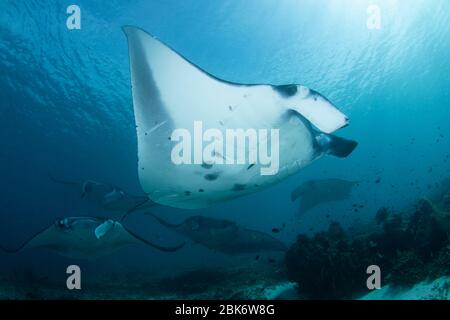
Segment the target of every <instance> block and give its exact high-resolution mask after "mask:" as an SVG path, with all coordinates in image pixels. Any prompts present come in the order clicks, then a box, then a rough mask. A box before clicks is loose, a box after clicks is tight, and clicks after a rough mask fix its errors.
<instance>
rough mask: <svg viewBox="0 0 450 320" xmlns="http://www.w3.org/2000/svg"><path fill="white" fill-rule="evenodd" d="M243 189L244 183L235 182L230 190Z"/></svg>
mask: <svg viewBox="0 0 450 320" xmlns="http://www.w3.org/2000/svg"><path fill="white" fill-rule="evenodd" d="M244 189H245V184H240V183H235V184H234V186H233V189H231V190H232V191H242V190H244Z"/></svg>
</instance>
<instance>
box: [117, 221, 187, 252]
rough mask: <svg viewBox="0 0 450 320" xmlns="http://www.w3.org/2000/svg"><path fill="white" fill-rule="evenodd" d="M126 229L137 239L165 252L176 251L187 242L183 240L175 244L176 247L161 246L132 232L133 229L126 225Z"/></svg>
mask: <svg viewBox="0 0 450 320" xmlns="http://www.w3.org/2000/svg"><path fill="white" fill-rule="evenodd" d="M124 229H125V230H126V231H127V232H128V233H129V234H130V235H132V236H133V237H135V238H136V239H137V240H139V241H141V242H142V243H145V244H146V245H149V246H150V247H153V248H155V249H158V250H159V251H163V252H175V251H178V250H180V249H181V248H183V247H184V245H185V244H186V242H184V241H183V242H182V243H180V244H179V245H177V246H175V247H164V246H160V245H158V244H155V243H153V242H150V241H148V240H145V239H144V238H142V237H140V236H138V235H137V234H135V233H134V232H132V231H130V230H128V229H126V228H125V227H124Z"/></svg>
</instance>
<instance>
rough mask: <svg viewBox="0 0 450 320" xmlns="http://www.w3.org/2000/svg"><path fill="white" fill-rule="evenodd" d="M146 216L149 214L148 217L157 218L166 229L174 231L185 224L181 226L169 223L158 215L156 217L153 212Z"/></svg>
mask: <svg viewBox="0 0 450 320" xmlns="http://www.w3.org/2000/svg"><path fill="white" fill-rule="evenodd" d="M145 214H148V215H150V216H152V217H153V218H155V219H156V220H157V221H158V222H159V223H160V224H162V225H163V226H164V227H166V228H170V229H174V228H178V227H181V225H182V224H183V223H179V224H175V223H169V222H167V221H165V220H163V219H161V218H160V217H158V216H157V215H155V214H154V213H151V212H146V213H145Z"/></svg>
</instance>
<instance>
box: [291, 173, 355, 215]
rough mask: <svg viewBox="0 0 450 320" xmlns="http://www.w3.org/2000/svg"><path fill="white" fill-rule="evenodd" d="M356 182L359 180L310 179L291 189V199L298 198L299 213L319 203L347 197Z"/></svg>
mask: <svg viewBox="0 0 450 320" xmlns="http://www.w3.org/2000/svg"><path fill="white" fill-rule="evenodd" d="M358 184H359V181H348V180H342V179H324V180H310V181H306V182H304V183H302V184H301V185H300V186H298V187H297V188H295V189H294V190H293V191H292V193H291V200H292V201H295V200H297V199H299V198H300V208H299V213H300V214H304V213H306V212H307V211H308V210H310V209H312V208H314V207H315V206H317V205H319V204H322V203H326V202H332V201H340V200H344V199H347V198H349V197H350V195H351V192H352V189H353V187H354V186H356V185H358Z"/></svg>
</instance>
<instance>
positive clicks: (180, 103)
mask: <svg viewBox="0 0 450 320" xmlns="http://www.w3.org/2000/svg"><path fill="white" fill-rule="evenodd" d="M123 29H124V32H125V34H126V35H127V38H128V47H129V57H130V71H131V84H132V95H133V106H134V115H135V121H136V127H137V141H138V161H139V164H138V169H139V179H140V183H141V185H142V188H143V189H144V191H145V192H146V193H147V194H148V196H149V197H150V199H151V200H153V201H155V202H157V203H160V204H163V205H168V206H173V207H178V208H188V209H195V208H202V207H207V206H209V205H212V204H214V203H217V202H221V201H225V200H227V199H232V198H235V197H238V196H242V195H245V194H248V193H252V192H256V191H259V190H262V189H265V188H267V187H268V186H270V185H272V184H274V183H277V182H279V181H281V180H283V179H285V178H286V177H288V176H290V175H292V174H295V173H296V172H298V171H299V170H300V169H301V168H303V167H304V166H306V165H308V164H309V163H311V162H312V161H314V160H316V159H318V158H320V157H321V156H322V155H324V154H332V155H335V156H338V157H346V156H347V155H349V154H350V153H351V152H352V151H353V149H354V148H355V147H356V145H357V143H356V142H355V141H350V140H345V139H343V138H339V137H336V136H333V135H331V133H332V132H334V131H335V130H337V129H339V128H342V127H344V126H346V125H347V124H348V118H347V117H346V116H345V115H344V114H343V113H342V112H340V111H339V110H338V109H337V108H336V107H335V106H334V105H333V104H332V103H331V102H330V101H329V100H328V99H326V98H325V97H323V96H322V95H320V94H319V93H318V92H316V91H314V90H311V89H308V88H307V87H305V86H302V85H282V86H274V85H270V84H252V85H249V84H239V83H232V82H229V81H225V80H222V79H219V78H217V77H215V76H213V75H211V74H210V73H208V72H206V71H204V70H202V69H201V68H199V67H198V66H196V65H194V64H193V63H191V62H189V61H187V60H186V59H185V58H183V57H182V56H181V55H180V54H178V53H177V52H175V51H174V50H172V49H171V48H169V47H168V46H166V45H165V44H164V43H162V42H161V41H159V40H158V39H156V38H155V37H153V36H152V35H150V34H148V33H147V32H145V31H143V30H142V29H139V28H136V27H131V26H126V27H124V28H123ZM195 121H201V122H202V126H203V130H207V129H210V128H211V129H212V128H213V129H216V130H220V132H222V133H223V136H226V133H225V131H226V130H228V129H243V130H247V129H251V128H254V129H255V130H259V129H267V130H269V131H270V130H271V129H278V130H279V131H278V132H279V169H278V171H277V173H276V174H274V175H261V164H260V163H250V164H249V163H246V164H231V165H230V164H217V163H209V162H208V163H197V164H181V165H180V164H175V163H174V162H173V161H172V158H171V152H172V150H173V148H174V146H175V145H176V143H175V141H173V140H171V137H172V133H173V132H174V130H175V129H179V128H186V129H188V130H190V131H191V132H192V131H193V128H194V122H195ZM195 143H196V142H193V144H195ZM272 143H273V142H272ZM259 144H261V141H259ZM227 155H228V153H226V154H225V153H220V152H217V153H215V156H217V157H218V158H220V157H221V158H223V159H226V158H227Z"/></svg>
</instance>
